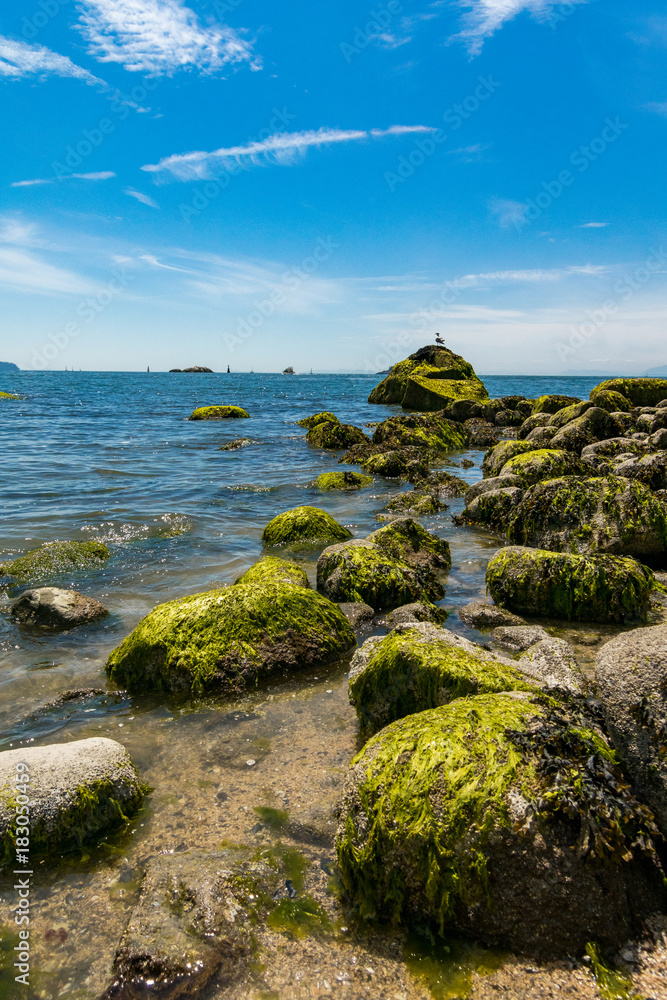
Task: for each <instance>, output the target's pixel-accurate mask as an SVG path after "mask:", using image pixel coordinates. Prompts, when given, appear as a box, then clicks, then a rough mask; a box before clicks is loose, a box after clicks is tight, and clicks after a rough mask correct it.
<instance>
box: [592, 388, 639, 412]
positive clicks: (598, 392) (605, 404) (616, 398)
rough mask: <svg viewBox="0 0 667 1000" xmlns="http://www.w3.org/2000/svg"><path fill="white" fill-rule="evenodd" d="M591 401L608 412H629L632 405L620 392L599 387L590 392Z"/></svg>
mask: <svg viewBox="0 0 667 1000" xmlns="http://www.w3.org/2000/svg"><path fill="white" fill-rule="evenodd" d="M591 402H592V403H593V404H594V405H595V406H600V407H601V408H602V409H603V410H608V412H609V413H629V412H630V410H631V409H632V405H633V404H632V403H631V402H630V400H629V399H627V398H626V397H625V396H623V395H622V393H620V392H613V391H610V390H608V389H600V388H599V387H598V388H597V389H593V391H592V392H591Z"/></svg>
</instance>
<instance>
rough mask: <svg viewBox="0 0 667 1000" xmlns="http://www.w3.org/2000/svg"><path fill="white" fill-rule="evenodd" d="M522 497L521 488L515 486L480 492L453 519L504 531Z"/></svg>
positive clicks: (462, 522) (459, 522) (461, 522)
mask: <svg viewBox="0 0 667 1000" xmlns="http://www.w3.org/2000/svg"><path fill="white" fill-rule="evenodd" d="M522 498H523V490H520V489H518V487H516V486H510V487H508V488H507V489H498V490H489V491H488V492H486V493H480V494H479V496H477V497H475V499H474V500H473V501H471V503H469V504H468V506H467V507H466V508H465V510H463V511H462V512H461V513H460V514H459V515H458V516H456V517H455V518H454V521H455V523H456V524H483V525H485V526H486V527H487V528H488V529H489V530H490V531H500V532H505V530H506V528H507V525H508V523H509V522H510V521H511V519H512V517H513V516H514V513H515V511H516V510H517V508H518V506H519V504H520V503H521V500H522Z"/></svg>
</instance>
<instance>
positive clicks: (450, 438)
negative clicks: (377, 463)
mask: <svg viewBox="0 0 667 1000" xmlns="http://www.w3.org/2000/svg"><path fill="white" fill-rule="evenodd" d="M466 436H467V435H466V431H465V429H464V428H463V427H462V426H461V425H460V424H456V423H454V421H452V420H448V419H447V418H445V417H443V416H442V414H439V413H432V414H423V413H410V414H406V415H404V416H399V417H388V418H387V419H386V420H383V421H382V423H381V424H379V426H378V427H376V429H375V433H374V434H373V444H378V445H383V446H384V447H386V448H387V449H392V448H393V449H395V448H409V447H412V448H425V449H428V450H430V451H431V452H435V454H438V453H443V454H445V453H447V452H450V451H461V450H462V449H463V448H465V445H466Z"/></svg>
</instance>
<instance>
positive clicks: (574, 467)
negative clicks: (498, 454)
mask: <svg viewBox="0 0 667 1000" xmlns="http://www.w3.org/2000/svg"><path fill="white" fill-rule="evenodd" d="M587 471H588V468H587V466H585V465H584V463H583V462H582V461H581V460H580V459H579V458H578V457H577V456H576V455H573V454H572V452H569V451H562V450H560V449H558V448H537V449H536V450H535V451H528V452H524V453H523V454H520V455H514V457H513V458H510V459H509V460H508V461H507V462H505V464H504V465H503V467H502V469H501V470H500V476H501V477H502V476H518V477H519V479H520V480H521V481H522V484H523V485H524V486H530V485H531V484H533V483H540V482H542V480H544V479H555V478H556V477H559V476H577V475H579V476H582V475H585V474H586V472H587Z"/></svg>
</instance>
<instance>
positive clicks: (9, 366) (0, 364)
mask: <svg viewBox="0 0 667 1000" xmlns="http://www.w3.org/2000/svg"><path fill="white" fill-rule="evenodd" d="M20 371H21V369H20V368H19V366H18V365H15V364H14V363H13V362H12V361H0V372H20Z"/></svg>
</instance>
